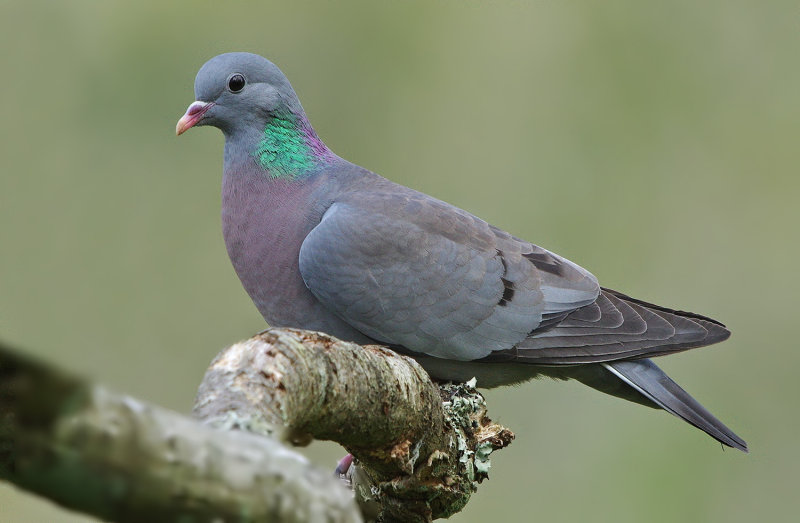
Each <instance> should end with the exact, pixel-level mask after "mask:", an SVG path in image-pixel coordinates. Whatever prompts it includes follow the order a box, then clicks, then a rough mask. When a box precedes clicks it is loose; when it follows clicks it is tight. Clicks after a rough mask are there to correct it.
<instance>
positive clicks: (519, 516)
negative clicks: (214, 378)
mask: <svg viewBox="0 0 800 523" xmlns="http://www.w3.org/2000/svg"><path fill="white" fill-rule="evenodd" d="M0 43H1V44H2V49H3V52H2V56H1V57H0V71H2V78H3V81H2V82H0V100H2V102H0V103H2V122H0V133H2V134H1V135H0V148H1V149H0V166H1V168H2V173H1V174H0V246H2V247H0V248H2V257H1V258H0V338H2V339H3V340H5V341H8V342H11V343H13V344H15V345H18V346H20V347H23V348H25V349H26V350H28V351H30V352H31V353H35V354H37V355H39V356H42V357H45V358H47V359H48V360H50V361H52V362H54V363H57V364H60V365H62V366H64V367H67V368H69V369H71V370H73V371H77V372H80V373H83V374H85V375H87V376H90V377H92V378H94V379H97V380H99V381H101V382H103V383H105V384H107V385H110V386H112V387H114V388H116V389H118V390H121V391H125V392H128V393H130V394H132V395H135V396H138V397H140V398H143V399H146V400H150V401H153V402H157V403H160V404H162V405H165V406H168V407H171V408H174V409H177V410H179V411H183V412H186V411H188V410H189V409H190V407H191V403H192V399H193V396H194V392H195V387H196V386H197V384H198V382H199V380H200V378H201V376H202V374H203V371H204V369H205V367H206V365H207V364H208V362H209V361H210V360H211V358H212V357H213V356H214V354H216V352H217V351H218V350H219V349H221V348H222V347H224V346H225V345H227V344H230V343H232V342H234V341H236V340H239V339H241V338H245V337H247V336H249V335H251V334H253V333H254V332H256V331H258V330H260V329H262V328H263V327H264V323H263V320H262V319H261V317H260V316H259V314H258V313H257V311H256V310H255V308H254V307H253V305H252V304H251V303H250V300H249V299H248V297H247V295H246V294H245V293H244V291H243V290H242V289H241V287H240V285H239V282H238V280H237V278H236V276H235V274H234V272H233V270H232V268H231V266H230V264H229V262H228V259H227V256H226V253H225V249H224V246H223V243H222V238H221V234H220V226H219V185H220V174H221V160H222V143H223V140H222V136H221V135H220V133H219V132H217V131H216V130H213V129H209V128H204V129H197V130H192V132H190V133H188V134H187V135H184V136H182V137H180V138H176V137H175V135H174V127H175V122H176V121H177V119H178V118H179V117H180V116H181V115H182V114H183V112H184V110H185V108H186V106H187V105H188V104H189V103H190V102H191V101H192V100H193V95H192V92H193V91H192V85H193V81H194V75H195V72H196V71H197V69H198V68H199V67H200V66H201V65H202V64H203V62H205V61H206V60H207V59H208V58H210V57H211V56H213V55H216V54H218V53H220V52H224V51H232V50H247V51H252V52H256V53H260V54H263V55H266V56H267V57H269V58H271V59H272V60H273V61H275V62H276V63H277V64H278V65H279V66H280V67H281V68H282V69H283V70H284V72H285V73H286V74H287V76H288V77H289V78H290V79H291V81H292V83H293V85H294V87H295V89H296V90H297V92H298V94H299V95H300V98H301V100H302V101H303V104H304V106H305V108H306V110H307V112H308V113H309V116H310V118H311V121H312V123H313V124H314V125H315V127H316V129H317V131H318V132H319V134H320V135H321V136H322V137H323V139H325V140H326V142H327V143H328V144H329V145H330V146H331V148H332V149H333V150H334V151H336V152H337V153H338V154H340V155H341V156H344V157H346V158H348V159H350V160H352V161H354V162H356V163H359V164H361V165H363V166H366V167H368V168H370V169H372V170H375V171H377V172H379V173H381V174H383V175H384V176H387V177H389V178H391V179H393V180H395V181H397V182H400V183H403V184H406V185H410V186H412V187H414V188H416V189H419V190H422V191H425V192H428V193H430V194H433V195H435V196H437V197H440V198H442V199H445V200H447V201H449V202H451V203H454V204H456V205H459V206H461V207H463V208H466V209H468V210H470V211H472V212H474V213H476V214H478V215H480V216H482V217H483V218H486V219H487V220H489V221H490V222H492V223H494V224H496V225H498V226H500V227H502V228H505V229H507V230H509V231H511V232H513V233H514V234H516V235H518V236H521V237H524V238H526V239H530V240H531V241H534V242H536V243H538V244H540V245H542V246H545V247H547V248H549V249H551V250H554V251H556V252H559V253H560V254H563V255H565V256H567V257H569V258H571V259H573V260H575V261H576V262H578V263H580V264H581V265H583V266H585V267H587V268H588V269H590V270H591V271H593V272H594V274H596V275H597V276H598V277H599V278H600V280H601V281H602V282H603V283H604V284H605V285H606V286H609V287H612V288H615V289H619V290H621V291H624V292H626V293H629V294H632V295H634V296H637V297H640V298H643V299H646V300H651V301H656V302H658V303H663V304H664V305H672V306H676V307H679V308H684V309H687V310H692V311H697V312H701V313H704V314H708V315H711V316H713V317H715V318H719V319H721V320H723V321H725V322H726V323H728V325H729V326H730V327H731V329H732V330H733V333H734V335H733V337H732V339H731V340H730V341H728V342H727V343H725V344H724V345H722V346H718V347H714V348H710V349H704V350H698V351H695V352H692V353H686V354H683V355H679V356H674V357H671V358H668V359H662V360H660V364H662V365H663V366H664V367H665V368H666V369H667V370H668V371H669V372H670V374H671V375H673V376H674V377H675V378H676V379H677V381H679V382H680V383H681V384H682V385H684V386H685V387H686V388H687V389H688V390H689V391H690V392H691V393H692V394H693V395H695V396H696V397H697V398H698V399H700V400H701V401H702V402H703V403H704V404H705V405H706V406H708V407H709V408H710V409H711V410H712V411H713V412H714V413H715V414H717V415H718V416H719V417H720V418H721V419H723V420H724V421H725V422H726V423H728V424H729V425H730V426H731V427H732V428H734V429H735V430H736V431H737V432H738V433H739V434H740V435H741V436H743V437H744V438H745V439H746V440H747V441H748V443H749V444H750V446H751V449H752V451H751V454H750V455H744V454H741V453H738V452H735V451H725V452H723V451H722V450H721V449H720V446H719V445H718V444H716V443H715V442H713V441H712V440H711V439H710V438H708V437H707V436H705V435H704V434H702V433H701V432H699V431H697V430H694V429H692V428H690V427H689V426H687V425H686V424H684V423H681V422H679V421H678V420H676V419H674V418H672V417H671V416H669V415H667V414H665V413H662V412H656V411H651V410H649V409H645V408H641V407H638V406H635V405H632V404H626V403H625V402H622V401H619V400H616V399H613V398H608V397H604V396H603V395H601V394H599V393H596V392H594V391H592V390H590V389H587V388H584V387H582V386H581V385H579V384H563V383H554V382H548V381H541V382H535V383H529V384H525V385H523V386H520V387H515V388H510V389H503V390H498V391H491V392H489V393H488V394H487V397H488V399H489V402H490V412H491V413H492V414H493V417H494V418H496V419H498V420H500V421H501V422H503V423H505V424H506V425H508V426H509V427H510V428H512V429H513V430H514V431H515V432H516V434H517V440H516V441H515V442H514V444H513V446H512V447H510V448H509V449H508V450H505V451H503V452H501V453H499V454H498V455H497V456H495V457H493V468H492V474H491V475H492V479H491V481H489V482H488V483H486V484H484V485H483V486H482V487H481V489H480V491H479V492H478V493H477V495H475V497H474V498H473V501H472V502H471V503H470V505H469V506H468V507H467V508H466V510H465V511H464V512H463V513H462V514H460V515H458V516H456V517H455V518H453V519H454V520H455V521H460V522H470V521H474V522H477V521H486V520H488V519H489V518H493V519H495V520H498V521H531V520H538V521H548V522H553V521H617V522H640V521H664V522H668V521H727V522H734V521H735V522H751V521H787V520H795V519H794V518H795V517H797V515H796V514H795V512H796V510H797V509H798V503H799V502H798V495H797V489H798V483H797V476H798V473H799V472H800V460H799V459H798V457H799V456H798V451H797V446H796V442H795V440H796V434H797V432H798V429H800V423H799V422H798V410H799V409H798V399H799V398H800V383H799V382H798V380H797V378H796V375H797V371H796V366H797V365H798V363H800V351H798V347H797V342H796V334H795V332H794V331H795V329H796V328H797V325H796V324H797V320H796V317H797V307H796V306H795V304H794V301H795V300H796V299H797V297H798V295H800V285H798V277H797V272H796V267H795V260H796V259H797V257H798V255H800V248H799V247H798V232H797V226H798V224H800V196H799V193H800V191H798V189H799V188H800V182H798V180H797V174H798V167H797V166H798V165H800V147H799V146H798V138H800V102H798V93H800V72H799V71H800V68H799V67H798V65H800V62H798V57H800V8H798V6H797V3H796V2H750V1H744V2H739V1H724V2H703V3H697V2H693V1H685V2H670V3H669V5H667V3H655V2H638V1H612V2H476V1H472V2H456V1H447V2H403V3H399V2H367V1H364V2H346V3H343V2H316V3H311V2H305V1H297V0H295V1H292V2H284V3H280V4H277V3H272V2H241V3H232V2H225V3H223V2H197V1H193V2H188V1H183V2H169V3H166V2H149V1H148V2H143V1H140V2H135V3H134V2H116V1H103V2H86V1H73V2H63V3H60V2H40V1H37V2H32V1H25V2H22V1H19V0H14V1H8V0H0ZM308 453H309V454H310V455H311V456H312V457H313V459H314V460H315V461H316V462H317V463H319V464H320V466H322V467H325V468H329V469H331V470H332V469H333V466H334V463H335V460H336V459H337V458H338V457H340V456H341V455H342V450H341V449H339V448H336V447H335V446H333V445H331V444H314V445H312V447H311V448H310V449H309V450H308ZM0 520H2V521H3V522H23V521H53V522H79V521H88V520H87V519H86V518H83V517H81V516H77V515H74V514H70V513H67V512H65V511H62V510H60V509H59V508H57V507H55V506H54V505H52V504H50V503H49V502H47V501H44V500H40V499H37V498H34V497H31V496H29V495H27V494H24V493H22V492H20V491H18V490H16V489H14V488H13V487H10V486H8V485H5V484H3V485H0Z"/></svg>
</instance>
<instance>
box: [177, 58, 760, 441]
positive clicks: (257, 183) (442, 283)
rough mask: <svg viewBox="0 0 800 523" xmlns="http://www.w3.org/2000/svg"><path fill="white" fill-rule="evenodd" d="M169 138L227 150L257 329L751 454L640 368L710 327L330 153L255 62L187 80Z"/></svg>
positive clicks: (284, 83) (233, 215) (230, 217)
mask: <svg viewBox="0 0 800 523" xmlns="http://www.w3.org/2000/svg"><path fill="white" fill-rule="evenodd" d="M194 95H195V101H194V102H192V103H191V104H190V105H189V106H188V108H187V110H186V112H185V114H184V115H183V116H182V117H181V118H180V120H179V121H178V123H177V126H176V134H178V135H180V134H182V133H184V132H185V131H187V130H188V129H190V128H192V127H199V126H213V127H216V128H218V129H220V130H221V131H222V133H223V135H224V138H225V146H224V155H223V158H224V159H223V174H222V210H221V215H222V232H223V237H224V241H225V246H226V249H227V252H228V255H229V257H230V259H231V262H232V264H233V267H234V269H235V271H236V273H237V275H238V277H239V279H240V280H241V283H242V285H243V286H244V288H245V290H246V291H247V293H248V294H249V295H250V297H251V299H252V300H253V302H254V304H255V305H256V307H257V308H258V310H259V312H260V313H261V315H262V316H263V317H264V319H265V320H266V321H267V322H268V323H269V324H270V325H271V326H276V327H294V328H301V329H308V330H315V331H322V332H325V333H327V334H330V335H333V336H335V337H337V338H339V339H342V340H346V341H351V342H355V343H360V344H366V343H369V344H375V343H377V344H381V345H385V346H388V347H390V348H391V349H393V350H395V351H397V352H400V353H403V354H407V355H410V356H412V357H413V358H415V359H416V360H417V361H418V362H419V363H420V364H421V365H422V367H423V368H424V369H425V370H426V371H427V372H428V373H429V375H430V376H431V377H432V378H433V379H435V380H438V381H467V380H469V379H471V378H473V377H474V378H476V380H477V383H478V386H479V387H486V388H491V387H498V386H503V385H511V384H516V383H520V382H523V381H527V380H530V379H532V378H535V377H541V376H549V377H552V378H556V379H559V380H568V379H574V380H577V381H579V382H582V383H584V384H586V385H588V386H590V387H592V388H594V389H597V390H599V391H602V392H604V393H607V394H610V395H613V396H616V397H619V398H622V399H626V400H629V401H632V402H635V403H639V404H642V405H646V406H649V407H654V408H660V409H663V410H665V411H667V412H669V413H671V414H673V415H675V416H677V417H678V418H681V419H683V420H684V421H686V422H688V423H690V424H691V425H693V426H695V427H697V428H698V429H700V430H702V431H704V432H706V433H707V434H708V435H709V436H711V437H713V438H714V439H716V440H717V441H719V442H721V443H722V444H723V445H726V446H729V447H733V448H736V449H739V450H742V451H745V452H747V443H746V442H745V441H744V440H743V439H742V438H740V437H739V436H737V435H736V434H735V433H734V432H733V431H732V430H731V429H729V428H728V427H727V426H725V425H724V424H723V423H722V422H721V421H719V420H718V419H717V418H716V417H714V415H712V414H711V413H710V412H709V411H708V410H706V409H705V408H704V407H703V406H702V405H701V404H700V403H699V402H698V401H697V400H695V399H694V398H693V397H692V396H690V395H689V394H688V393H687V392H686V391H685V390H683V389H682V388H681V387H680V386H679V385H678V384H677V383H675V382H674V381H673V380H672V379H671V378H669V377H668V376H667V375H666V373H664V372H663V371H662V370H661V369H660V368H659V367H658V366H656V364H655V363H654V362H653V361H652V359H651V358H653V357H655V356H662V355H667V354H672V353H676V352H680V351H684V350H687V349H692V348H696V347H703V346H707V345H711V344H714V343H718V342H721V341H723V340H725V339H727V338H728V337H729V336H730V331H729V330H728V329H727V328H726V327H725V325H723V324H722V323H720V322H719V321H717V320H714V319H712V318H709V317H707V316H703V315H700V314H695V313H691V312H685V311H681V310H675V309H670V308H667V307H662V306H659V305H655V304H652V303H647V302H645V301H642V300H638V299H635V298H632V297H630V296H627V295H625V294H623V293H621V292H618V291H615V290H611V289H608V288H605V287H601V286H600V284H599V282H598V279H597V278H596V277H595V276H594V275H593V274H592V273H590V272H589V271H588V270H586V269H584V268H583V267H581V266H579V265H577V264H575V263H573V262H571V261H569V260H567V259H566V258H563V257H561V256H559V255H557V254H555V253H553V252H550V251H548V250H546V249H544V248H542V247H539V246H537V245H535V244H533V243H530V242H528V241H525V240H522V239H520V238H517V237H515V236H513V235H511V234H509V233H507V232H505V231H503V230H501V229H499V228H497V227H495V226H493V225H490V224H489V223H487V222H486V221H484V220H482V219H480V218H478V217H476V216H474V215H473V214H471V213H469V212H467V211H464V210H462V209H460V208H458V207H455V206H453V205H450V204H448V203H445V202H444V201H441V200H438V199H436V198H434V197H432V196H428V195H426V194H424V193H421V192H418V191H416V190H413V189H411V188H408V187H405V186H403V185H400V184H397V183H395V182H392V181H390V180H388V179H386V178H384V177H382V176H379V175H378V174H375V173H373V172H371V171H370V170H368V169H365V168H363V167H360V166H358V165H356V164H354V163H351V162H349V161H347V160H345V159H343V158H341V157H339V156H338V155H336V154H335V153H334V152H333V151H332V150H331V149H330V148H329V147H328V146H326V145H325V143H324V142H323V141H322V140H321V139H320V137H319V135H318V134H317V133H316V132H315V131H314V129H313V127H312V126H311V124H310V122H309V120H308V117H307V116H306V113H305V111H304V110H303V107H302V106H301V104H300V100H299V99H298V96H297V94H296V93H295V91H294V89H293V88H292V86H291V84H290V83H289V80H288V79H287V78H286V76H285V75H284V74H283V72H281V70H280V69H279V68H278V67H277V66H276V65H275V64H274V63H272V62H271V61H269V60H267V59H266V58H263V57H262V56H259V55H257V54H252V53H245V52H233V53H225V54H220V55H218V56H215V57H213V58H211V59H210V60H208V61H207V62H206V63H205V64H204V65H203V66H202V67H201V68H200V69H199V71H198V73H197V76H196V78H195V83H194Z"/></svg>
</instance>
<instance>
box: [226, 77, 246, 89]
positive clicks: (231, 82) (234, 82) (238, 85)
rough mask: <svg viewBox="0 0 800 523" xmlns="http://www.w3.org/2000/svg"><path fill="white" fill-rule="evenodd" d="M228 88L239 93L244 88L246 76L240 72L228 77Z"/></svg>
mask: <svg viewBox="0 0 800 523" xmlns="http://www.w3.org/2000/svg"><path fill="white" fill-rule="evenodd" d="M228 89H230V90H231V92H232V93H238V92H239V91H241V90H242V89H244V76H242V75H241V74H239V73H236V74H232V75H231V77H230V78H228Z"/></svg>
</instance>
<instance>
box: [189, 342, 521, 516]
mask: <svg viewBox="0 0 800 523" xmlns="http://www.w3.org/2000/svg"><path fill="white" fill-rule="evenodd" d="M194 413H195V415H196V416H197V417H199V418H201V419H204V420H206V421H207V422H209V423H211V424H213V425H216V426H222V427H226V428H241V429H245V430H250V431H255V432H259V433H262V434H271V435H275V436H278V437H280V438H282V439H286V440H290V441H292V442H294V443H302V442H305V441H309V440H310V439H311V438H316V439H329V440H333V441H336V442H338V443H340V444H341V445H343V446H344V447H345V448H346V449H347V450H348V451H349V452H350V453H351V454H353V456H354V457H355V458H356V459H357V465H356V467H357V468H356V469H353V470H350V471H349V478H350V479H352V480H353V481H352V484H353V488H354V490H355V491H356V493H357V497H358V499H359V501H360V502H362V503H364V504H365V506H371V507H375V505H376V504H377V510H378V519H380V520H383V521H430V520H432V519H436V518H442V517H447V516H450V515H452V514H454V513H455V512H458V511H459V510H461V509H462V508H463V507H464V505H465V504H466V503H467V501H469V498H470V495H471V494H472V492H473V491H474V490H475V488H476V486H477V484H478V483H479V482H480V481H482V480H483V479H485V478H486V477H487V472H488V469H489V455H490V454H491V452H492V451H494V450H496V449H499V448H503V447H505V446H506V445H508V444H509V443H510V442H511V440H512V439H513V437H514V435H513V434H512V433H511V432H510V431H509V430H508V429H505V428H503V427H501V426H499V425H497V424H495V423H492V422H491V420H489V418H488V417H487V416H486V406H485V403H484V400H483V397H482V396H481V395H480V394H479V393H478V392H477V391H476V390H475V388H474V383H472V384H463V385H443V386H441V387H438V386H437V385H435V384H434V383H432V382H431V380H430V378H429V377H428V375H427V374H426V373H425V371H424V370H423V369H422V368H421V367H420V366H419V365H418V364H417V363H416V362H415V361H414V360H413V359H411V358H407V357H405V356H401V355H398V354H396V353H394V352H392V351H390V350H387V349H386V348H384V347H379V346H363V347H362V346H359V345H355V344H352V343H346V342H342V341H339V340H337V339H335V338H332V337H330V336H327V335H324V334H320V333H314V332H308V331H300V330H293V329H269V330H267V331H264V332H262V333H261V334H259V335H257V336H254V337H253V338H251V339H249V340H246V341H244V342H241V343H238V344H236V345H233V346H231V347H229V348H228V349H226V350H224V351H223V352H221V353H220V354H219V355H218V356H217V358H216V359H215V360H214V362H212V364H211V367H210V368H209V370H208V372H207V373H206V376H205V378H204V379H203V383H202V384H201V386H200V390H199V392H198V397H197V401H196V404H195V409H194Z"/></svg>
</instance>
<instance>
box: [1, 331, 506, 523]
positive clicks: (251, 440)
mask: <svg viewBox="0 0 800 523" xmlns="http://www.w3.org/2000/svg"><path fill="white" fill-rule="evenodd" d="M194 414H195V416H196V417H198V418H200V419H201V420H202V421H203V422H202V423H201V422H200V421H198V420H195V419H190V418H187V417H185V416H181V415H179V414H177V413H174V412H170V411H168V410H165V409H162V408H160V407H157V406H153V405H149V404H146V403H144V402H141V401H138V400H136V399H134V398H131V397H128V396H123V395H120V394H116V393H114V392H111V391H109V390H107V389H104V388H102V387H99V386H96V385H93V384H91V383H88V382H86V381H84V380H82V379H80V378H77V377H74V376H71V375H68V374H65V373H63V372H61V371H59V370H57V369H53V368H52V367H50V366H48V365H45V364H42V363H40V362H37V361H35V360H32V359H30V358H27V357H24V356H21V355H20V354H19V353H15V352H13V351H11V350H9V349H7V348H5V347H3V346H1V345H0V479H2V480H6V481H10V482H12V483H14V484H16V485H17V486H19V487H21V488H24V489H27V490H29V491H31V492H34V493H37V494H40V495H42V496H45V497H47V498H49V499H51V500H53V501H55V502H56V503H59V504H61V505H63V506H64V507H67V508H70V509H73V510H77V511H81V512H84V513H87V514H91V515H93V516H95V517H98V518H100V519H104V520H113V521H118V522H121V523H125V522H138V521H182V522H187V523H189V522H205V521H215V522H217V521H236V522H248V521H289V522H290V521H297V522H300V521H303V522H305V521H309V522H317V521H320V522H339V521H341V522H350V521H362V520H363V519H367V520H371V519H376V520H379V521H408V522H415V521H431V520H432V519H436V518H442V517H447V516H449V515H451V514H453V513H455V512H457V511H459V510H461V509H462V508H463V507H464V505H465V504H466V503H467V501H468V500H469V498H470V495H471V494H472V492H473V491H474V490H475V488H476V486H477V484H478V483H479V482H480V481H482V480H483V479H485V478H486V477H487V472H488V469H489V455H490V454H491V452H492V451H493V450H496V449H499V448H503V447H505V446H506V445H508V444H509V443H510V441H511V440H512V439H513V434H512V433H511V432H510V431H508V430H507V429H505V428H503V427H501V426H499V425H496V424H494V423H492V422H491V420H489V419H488V417H487V416H486V407H485V404H484V401H483V397H482V396H481V395H480V394H478V393H477V392H476V391H475V388H474V383H468V384H462V385H441V386H437V385H435V384H434V383H432V382H431V381H430V379H429V377H428V375H427V374H426V373H425V371H424V370H423V369H422V368H421V367H420V366H419V365H418V364H417V363H416V362H415V361H414V360H412V359H410V358H406V357H404V356H400V355H397V354H396V353H394V352H392V351H390V350H388V349H386V348H383V347H378V346H364V347H362V346H359V345H355V344H351V343H345V342H341V341H339V340H336V339H335V338H331V337H329V336H326V335H324V334H319V333H314V332H307V331H298V330H292V329H269V330H267V331H264V332H263V333H260V334H258V335H256V336H254V337H253V338H251V339H249V340H246V341H244V342H241V343H237V344H235V345H233V346H231V347H229V348H227V349H225V350H224V351H222V352H221V353H220V354H219V355H218V356H217V358H216V359H215V360H214V361H213V362H212V364H211V367H210V368H209V370H208V372H207V373H206V376H205V378H204V380H203V382H202V384H201V386H200V389H199V392H198V396H197V401H196V405H195V409H194ZM220 429H222V430H220ZM234 429H238V430H234ZM264 436H272V437H264ZM311 438H318V439H329V440H333V441H337V442H339V443H340V444H342V445H343V446H344V447H345V448H347V450H348V451H349V452H351V453H352V454H353V456H355V458H356V460H355V461H354V462H353V463H354V464H353V465H352V466H349V468H348V469H347V470H346V471H343V476H344V478H345V479H346V480H347V481H348V483H350V485H351V487H352V489H353V491H354V492H355V500H356V501H357V502H358V505H357V504H356V502H355V501H354V496H353V493H352V492H348V491H347V489H345V488H344V487H343V485H342V482H341V481H339V479H337V478H334V477H333V475H332V474H331V473H330V472H322V471H319V470H318V469H315V468H314V467H312V466H311V465H310V464H309V463H308V462H307V461H306V460H305V458H303V457H302V456H301V455H300V454H298V453H296V452H294V451H292V450H290V449H288V448H287V447H286V446H284V445H283V444H282V441H284V442H285V441H289V442H291V443H293V444H303V443H306V442H308V441H310V439H311ZM281 440H282V441H281ZM359 505H360V510H359Z"/></svg>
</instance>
